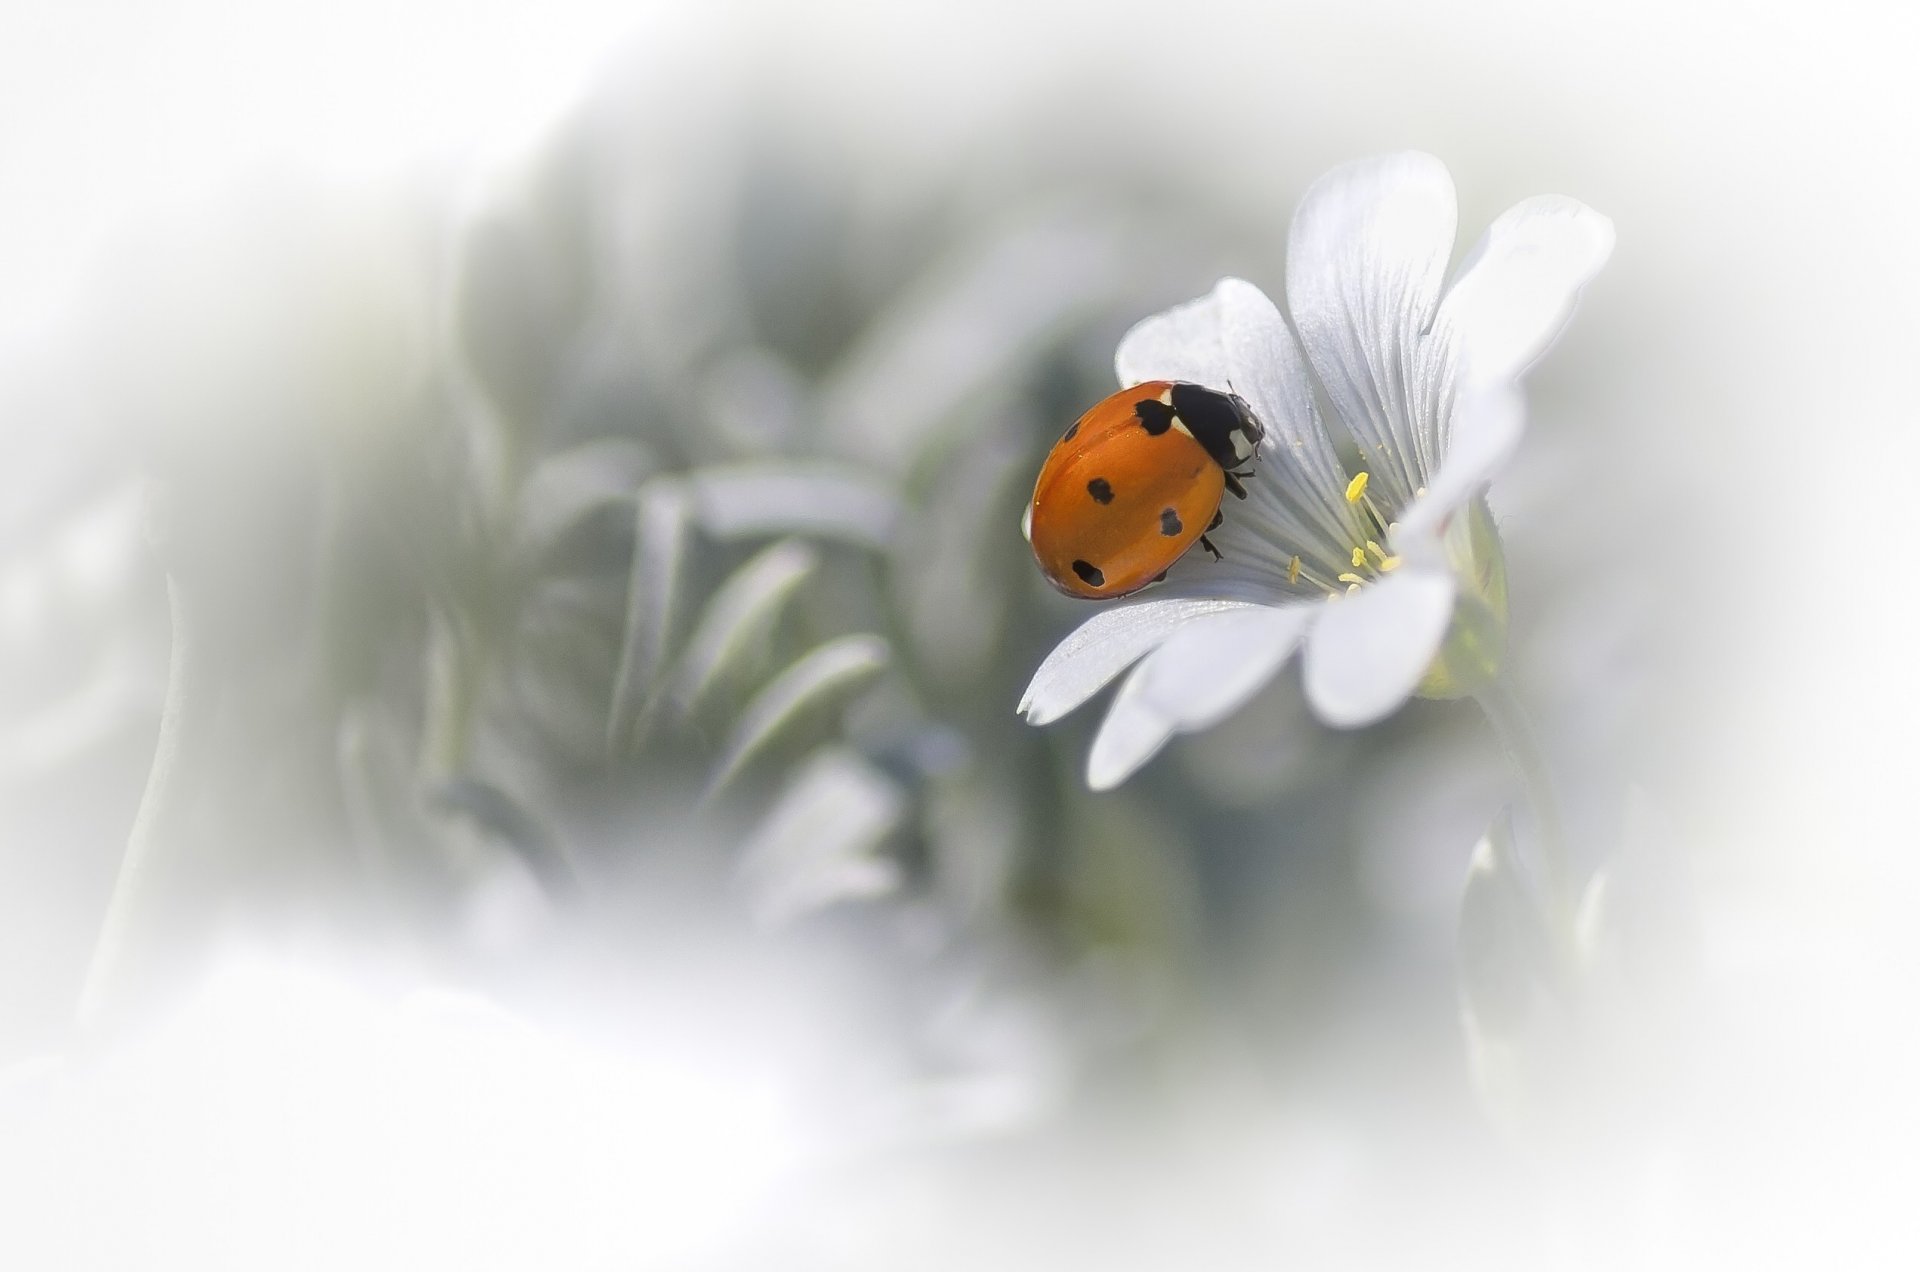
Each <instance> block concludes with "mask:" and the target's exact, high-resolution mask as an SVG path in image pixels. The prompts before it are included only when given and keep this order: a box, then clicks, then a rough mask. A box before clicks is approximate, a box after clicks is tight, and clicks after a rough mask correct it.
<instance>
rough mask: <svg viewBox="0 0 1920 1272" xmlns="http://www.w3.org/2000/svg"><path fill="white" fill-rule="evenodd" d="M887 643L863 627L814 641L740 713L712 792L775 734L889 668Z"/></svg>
mask: <svg viewBox="0 0 1920 1272" xmlns="http://www.w3.org/2000/svg"><path fill="white" fill-rule="evenodd" d="M888 656H889V651H888V648H887V642H886V641H884V640H881V639H880V638H879V637H878V636H874V635H872V634H870V633H866V632H859V633H855V634H854V635H851V636H842V637H839V638H838V639H836V640H830V641H828V642H826V643H825V644H824V645H818V646H815V647H814V648H813V649H812V650H811V651H809V652H808V653H806V654H804V655H802V656H801V657H800V659H799V660H798V661H797V662H795V663H794V664H793V665H792V666H791V667H788V668H787V669H786V670H785V671H783V672H781V673H780V674H779V675H778V676H776V677H775V678H774V679H773V682H772V683H771V684H769V685H768V686H767V687H766V688H764V689H762V690H761V691H760V692H759V694H757V695H756V696H755V697H754V699H753V701H752V702H750V703H748V704H747V708H746V710H745V711H743V712H742V713H741V715H740V720H739V722H738V723H737V724H736V725H734V728H733V733H732V735H731V736H730V737H729V738H728V739H727V745H726V748H725V750H724V751H723V752H722V758H721V761H720V763H719V764H717V765H716V766H715V768H714V777H713V780H712V782H711V783H709V785H708V793H709V794H712V793H713V792H716V791H719V790H721V789H722V788H724V787H725V786H726V785H727V783H729V782H731V781H732V780H733V778H734V777H735V776H736V775H737V774H738V773H739V771H740V770H741V769H742V768H743V767H745V765H746V764H747V763H748V762H749V761H750V760H752V759H753V757H754V756H755V755H756V754H757V753H758V752H759V751H760V750H761V749H762V748H764V747H765V746H766V745H767V744H768V743H770V742H771V741H772V740H773V739H774V738H775V737H777V736H779V735H780V734H781V733H782V732H784V731H786V730H787V729H789V728H792V727H794V725H795V724H796V723H797V722H798V721H799V720H801V719H802V718H804V717H806V716H808V715H811V714H814V713H817V712H824V711H827V710H829V709H831V708H832V707H834V706H836V705H838V704H839V703H842V702H844V701H846V699H848V698H849V697H851V696H852V695H853V694H854V693H856V692H858V691H859V690H860V689H862V688H864V687H865V686H866V685H867V684H868V683H869V682H871V681H872V680H873V678H874V677H876V676H878V675H879V674H880V673H881V672H882V671H884V670H886V667H887V661H888Z"/></svg>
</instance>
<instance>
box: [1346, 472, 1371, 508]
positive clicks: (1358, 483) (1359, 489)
mask: <svg viewBox="0 0 1920 1272" xmlns="http://www.w3.org/2000/svg"><path fill="white" fill-rule="evenodd" d="M1366 493H1367V475H1366V474H1365V473H1361V474H1360V475H1359V476H1358V477H1355V478H1354V479H1353V480H1352V481H1350V482H1348V483H1347V502H1348V503H1359V502H1360V496H1362V495H1364V494H1366Z"/></svg>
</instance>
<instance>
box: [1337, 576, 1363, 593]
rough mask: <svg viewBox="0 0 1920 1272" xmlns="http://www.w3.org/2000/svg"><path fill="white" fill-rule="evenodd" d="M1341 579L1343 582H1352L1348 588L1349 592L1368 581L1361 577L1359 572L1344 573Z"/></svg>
mask: <svg viewBox="0 0 1920 1272" xmlns="http://www.w3.org/2000/svg"><path fill="white" fill-rule="evenodd" d="M1340 581H1341V582H1342V583H1346V584H1350V586H1349V587H1348V588H1347V591H1349V592H1351V591H1353V589H1354V588H1356V587H1359V586H1360V585H1361V584H1362V583H1365V582H1366V580H1365V579H1363V578H1361V577H1360V576H1359V575H1358V574H1342V575H1341V576H1340Z"/></svg>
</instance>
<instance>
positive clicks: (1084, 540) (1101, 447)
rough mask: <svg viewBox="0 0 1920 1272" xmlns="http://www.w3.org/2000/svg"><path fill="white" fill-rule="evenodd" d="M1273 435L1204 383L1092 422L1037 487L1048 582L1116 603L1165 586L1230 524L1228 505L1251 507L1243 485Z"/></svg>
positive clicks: (1120, 398) (1167, 387) (1104, 410)
mask: <svg viewBox="0 0 1920 1272" xmlns="http://www.w3.org/2000/svg"><path fill="white" fill-rule="evenodd" d="M1265 436H1266V430H1265V429H1263V428H1262V427H1261V426H1260V421H1258V420H1257V419H1255V418H1254V416H1253V411H1252V409H1251V408H1249V407H1248V406H1247V404H1246V403H1245V402H1244V401H1242V400H1241V399H1240V398H1238V397H1236V396H1235V395H1233V394H1231V393H1221V392H1219V391H1218V390H1216V389H1209V388H1207V387H1206V386H1205V385H1201V384H1188V383H1186V382H1184V381H1174V380H1149V381H1147V382H1146V383H1145V384H1136V385H1134V386H1133V387H1132V388H1130V389H1122V390H1120V391H1119V392H1118V393H1115V394H1114V395H1113V396H1112V397H1109V398H1107V399H1106V400H1105V401H1103V402H1101V403H1099V404H1098V405H1097V406H1095V407H1094V408H1093V409H1092V410H1090V411H1088V412H1087V413H1086V414H1085V415H1082V416H1081V417H1080V418H1079V420H1077V421H1076V422H1075V423H1074V425H1073V427H1072V428H1070V429H1068V430H1067V431H1066V433H1065V434H1064V435H1063V436H1062V437H1061V438H1060V440H1059V441H1058V442H1057V443H1055V444H1054V447H1053V450H1052V451H1051V452H1049V453H1048V455H1047V462H1046V463H1044V464H1042V465H1041V466H1040V479H1039V481H1037V482H1035V483H1034V487H1033V503H1032V504H1031V505H1030V506H1029V507H1028V510H1027V525H1026V531H1027V541H1028V542H1029V543H1031V544H1032V545H1033V557H1034V560H1036V561H1038V562H1039V563H1040V570H1041V572H1042V573H1043V574H1045V575H1046V576H1047V581H1048V582H1049V583H1051V584H1053V585H1054V586H1055V587H1057V588H1059V589H1060V590H1061V591H1062V592H1065V593H1066V594H1067V595H1068V596H1078V597H1082V598H1084V599H1086V600H1109V599H1111V598H1113V597H1116V596H1126V595H1127V594H1128V593H1130V592H1137V591H1139V590H1140V589H1141V588H1143V587H1145V586H1146V585H1147V584H1149V583H1153V582H1156V581H1158V580H1159V579H1160V578H1162V577H1164V576H1165V574H1166V572H1167V567H1168V566H1170V565H1172V564H1173V563H1174V562H1175V561H1177V560H1179V559H1180V558H1181V556H1182V555H1184V554H1185V553H1186V551H1187V550H1188V549H1189V548H1191V547H1192V546H1193V545H1194V544H1196V543H1198V544H1199V545H1200V546H1202V547H1204V548H1205V549H1206V550H1207V551H1209V552H1211V553H1213V555H1214V558H1215V559H1216V560H1217V559H1219V556H1220V551H1219V549H1217V548H1215V547H1214V546H1213V544H1212V543H1210V542H1209V541H1208V540H1207V531H1209V530H1211V529H1213V528H1214V527H1215V526H1217V525H1219V524H1220V520H1221V515H1220V499H1221V495H1222V492H1223V491H1228V490H1231V491H1232V492H1233V493H1234V494H1235V495H1237V496H1239V497H1240V498H1242V499H1245V498H1246V497H1247V491H1246V487H1244V486H1242V485H1241V484H1240V479H1241V478H1243V477H1251V476H1252V475H1253V470H1252V468H1251V467H1250V466H1249V465H1251V464H1252V462H1253V460H1254V459H1255V458H1257V457H1258V455H1259V453H1260V441H1261V439H1262V438H1263V437H1265Z"/></svg>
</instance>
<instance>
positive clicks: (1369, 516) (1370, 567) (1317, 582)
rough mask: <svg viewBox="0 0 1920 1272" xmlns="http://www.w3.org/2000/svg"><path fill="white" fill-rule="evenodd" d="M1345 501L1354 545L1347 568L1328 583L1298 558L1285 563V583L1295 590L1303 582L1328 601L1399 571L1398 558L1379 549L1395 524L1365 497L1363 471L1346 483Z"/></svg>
mask: <svg viewBox="0 0 1920 1272" xmlns="http://www.w3.org/2000/svg"><path fill="white" fill-rule="evenodd" d="M1346 499H1347V506H1348V508H1350V509H1351V510H1352V513H1353V515H1352V517H1351V518H1350V520H1349V526H1350V527H1351V531H1350V533H1351V535H1352V539H1353V541H1352V542H1351V543H1349V544H1348V545H1347V547H1348V555H1347V559H1346V561H1345V562H1344V563H1343V564H1344V565H1345V567H1346V568H1344V569H1340V570H1338V571H1337V572H1336V573H1334V576H1333V578H1332V579H1331V580H1329V579H1327V578H1326V577H1324V576H1323V575H1322V574H1320V573H1319V572H1317V571H1316V570H1314V569H1313V567H1311V566H1309V565H1307V564H1305V563H1304V562H1302V561H1301V559H1300V558H1299V556H1297V555H1296V556H1294V557H1293V558H1292V559H1291V560H1289V561H1288V562H1287V582H1288V583H1290V584H1294V585H1296V586H1297V585H1298V584H1299V583H1300V582H1301V581H1302V580H1303V579H1304V580H1305V581H1306V582H1307V583H1308V584H1309V585H1310V586H1312V587H1316V588H1318V589H1320V591H1321V592H1323V593H1324V594H1325V595H1326V598H1327V599H1328V600H1330V601H1331V600H1335V599H1337V598H1339V597H1342V596H1345V595H1347V594H1348V593H1349V592H1356V591H1358V590H1359V589H1360V588H1362V587H1364V586H1365V585H1366V584H1368V583H1371V582H1373V581H1375V580H1376V579H1378V578H1380V577H1381V576H1383V575H1386V574H1391V573H1392V572H1393V571H1394V570H1396V569H1398V568H1399V567H1400V558H1399V557H1397V556H1394V555H1393V554H1391V553H1390V552H1388V551H1387V550H1386V549H1385V548H1383V547H1381V546H1380V545H1381V541H1382V540H1384V539H1387V538H1389V537H1391V535H1392V533H1393V529H1394V525H1395V523H1394V522H1392V521H1390V520H1388V519H1387V516H1386V514H1385V513H1384V512H1382V511H1381V510H1380V506H1379V505H1378V504H1376V503H1375V502H1374V501H1373V497H1372V496H1371V495H1369V494H1368V493H1367V474H1366V472H1365V470H1362V471H1361V472H1360V473H1359V475H1357V476H1356V477H1354V479H1353V480H1352V481H1350V482H1348V483H1347V492H1346Z"/></svg>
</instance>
